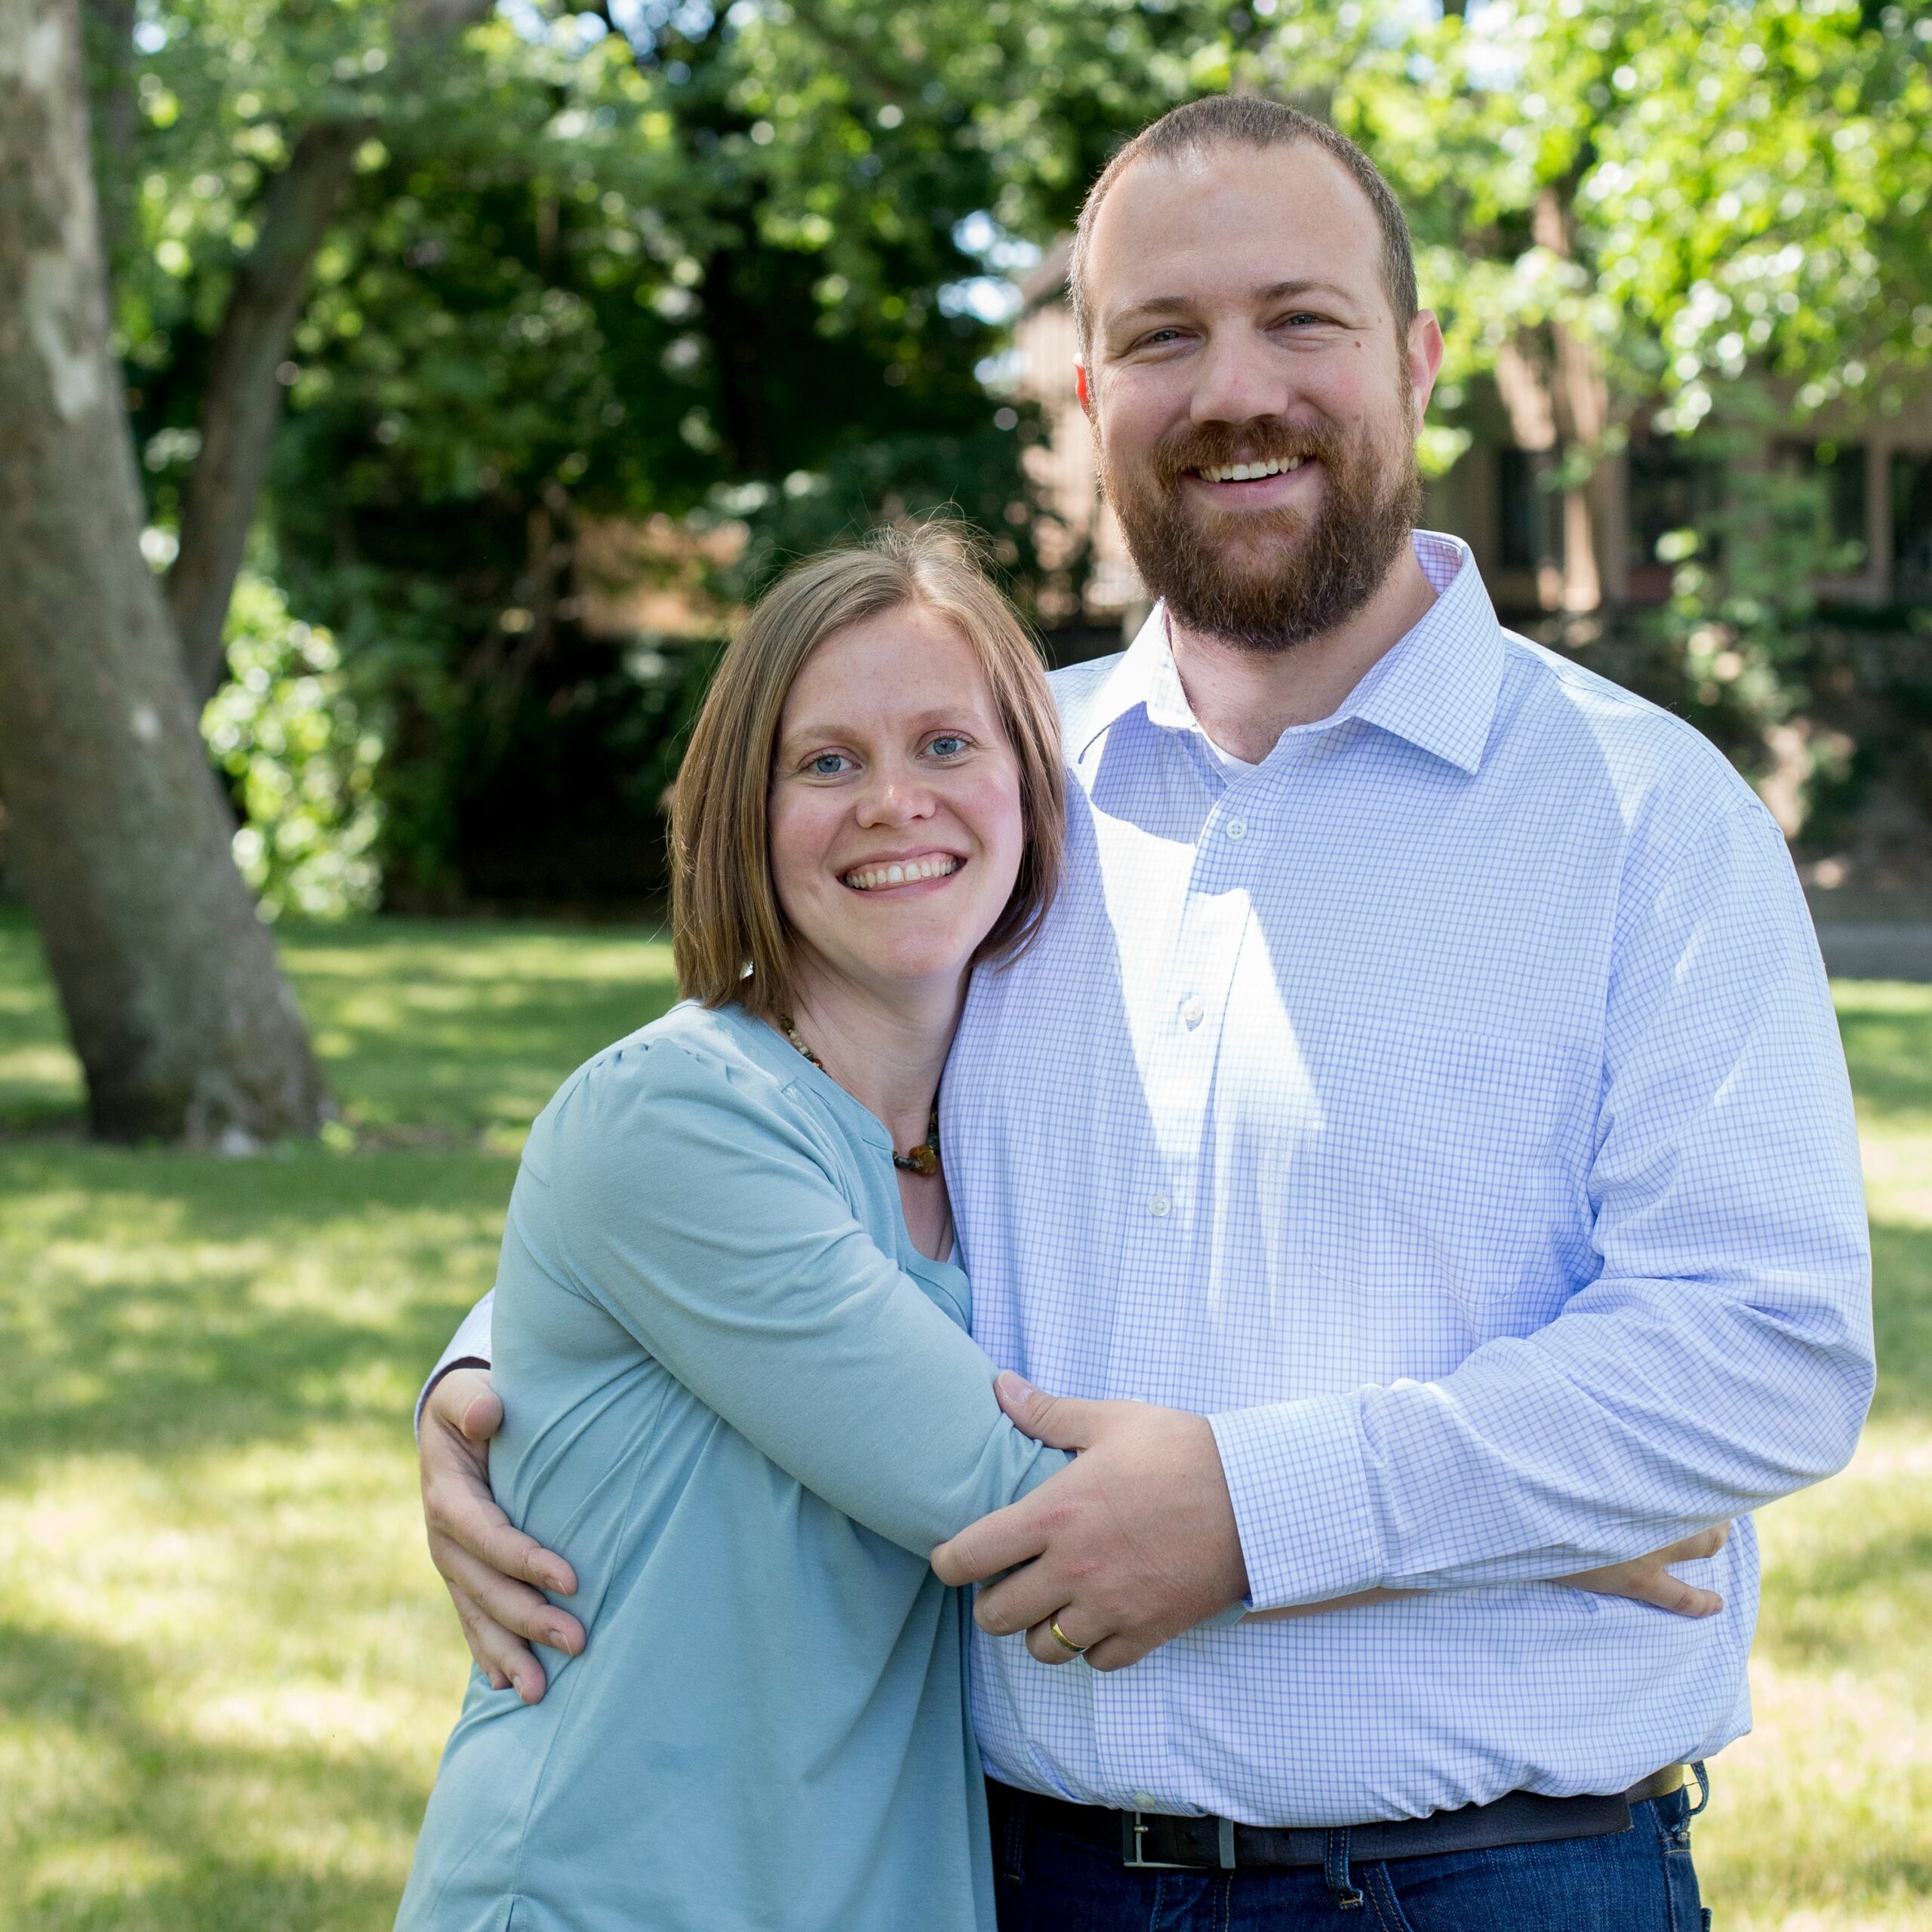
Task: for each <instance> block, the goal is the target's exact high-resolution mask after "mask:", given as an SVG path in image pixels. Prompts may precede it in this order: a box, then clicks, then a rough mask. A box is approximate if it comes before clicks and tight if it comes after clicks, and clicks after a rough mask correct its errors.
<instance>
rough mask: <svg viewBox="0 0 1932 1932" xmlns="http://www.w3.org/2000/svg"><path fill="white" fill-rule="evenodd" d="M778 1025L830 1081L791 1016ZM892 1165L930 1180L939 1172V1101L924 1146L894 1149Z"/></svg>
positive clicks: (782, 1019)
mask: <svg viewBox="0 0 1932 1932" xmlns="http://www.w3.org/2000/svg"><path fill="white" fill-rule="evenodd" d="M779 1025H780V1026H781V1027H783V1029H784V1032H785V1037H786V1039H788V1040H789V1041H791V1043H792V1045H793V1046H795V1047H796V1048H798V1051H799V1052H801V1054H804V1057H806V1059H808V1060H810V1061H811V1063H812V1064H813V1066H815V1067H817V1069H818V1070H819V1071H820V1072H821V1073H824V1074H825V1077H826V1078H827V1079H828V1080H829V1079H830V1078H832V1075H830V1074H829V1073H826V1066H825V1062H824V1061H823V1060H820V1058H819V1057H818V1055H817V1054H815V1053H814V1052H813V1051H812V1050H811V1048H810V1047H808V1046H807V1045H806V1044H805V1042H804V1036H803V1035H801V1033H800V1032H799V1031H798V1026H797V1024H796V1023H795V1022H794V1020H792V1017H791V1016H790V1014H786V1015H784V1016H783V1017H781V1018H780V1020H779ZM892 1164H893V1165H894V1167H895V1168H904V1169H905V1171H906V1173H908V1174H924V1175H925V1176H927V1177H928V1178H930V1177H931V1176H932V1175H934V1174H937V1173H938V1172H939V1103H938V1102H937V1100H935V1101H934V1103H933V1116H932V1118H931V1120H929V1121H928V1122H927V1123H926V1137H925V1140H924V1144H923V1145H921V1146H918V1147H915V1148H914V1149H912V1152H910V1153H907V1154H902V1153H900V1151H899V1149H897V1147H895V1148H894V1149H893V1150H892Z"/></svg>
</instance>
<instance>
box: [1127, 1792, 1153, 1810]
mask: <svg viewBox="0 0 1932 1932" xmlns="http://www.w3.org/2000/svg"><path fill="white" fill-rule="evenodd" d="M1128 1796H1129V1797H1131V1798H1132V1799H1133V1800H1134V1810H1137V1811H1151V1810H1153V1808H1154V1800H1153V1796H1152V1793H1150V1792H1145V1791H1135V1792H1129V1793H1128Z"/></svg>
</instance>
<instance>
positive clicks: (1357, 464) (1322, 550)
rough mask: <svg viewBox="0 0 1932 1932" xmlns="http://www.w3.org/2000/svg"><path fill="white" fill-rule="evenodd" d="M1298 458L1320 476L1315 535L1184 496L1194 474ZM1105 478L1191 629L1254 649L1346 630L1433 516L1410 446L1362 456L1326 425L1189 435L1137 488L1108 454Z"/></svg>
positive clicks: (1271, 425)
mask: <svg viewBox="0 0 1932 1932" xmlns="http://www.w3.org/2000/svg"><path fill="white" fill-rule="evenodd" d="M1407 416H1408V412H1407V410H1406V409H1404V411H1402V420H1404V421H1406V420H1407ZM1297 456H1299V457H1303V458H1304V459H1312V460H1315V461H1316V462H1318V463H1320V464H1321V468H1322V472H1323V477H1324V488H1323V490H1322V492H1321V508H1320V509H1318V511H1317V512H1315V517H1314V520H1313V521H1312V523H1311V522H1310V521H1309V518H1307V517H1306V515H1303V512H1301V511H1300V510H1299V509H1291V508H1289V507H1287V506H1282V507H1280V508H1278V509H1260V510H1244V509H1232V508H1231V509H1227V510H1224V511H1223V510H1217V509H1213V508H1211V507H1202V508H1201V509H1195V508H1193V507H1192V506H1191V505H1190V504H1189V503H1188V502H1187V501H1186V500H1185V499H1184V498H1183V495H1182V490H1183V478H1184V477H1185V476H1186V474H1187V472H1189V471H1190V470H1195V469H1203V468H1207V469H1211V468H1214V467H1215V466H1217V465H1220V464H1223V463H1237V462H1248V463H1254V462H1266V461H1269V460H1284V459H1292V458H1294V457H1297ZM1100 475H1101V483H1102V487H1103V488H1104V489H1105V491H1106V496H1107V500H1108V501H1109V503H1111V504H1112V506H1113V509H1114V514H1115V516H1116V517H1118V518H1119V520H1120V527H1121V534H1122V535H1123V536H1124V537H1125V538H1126V539H1127V547H1128V551H1129V552H1130V553H1131V555H1132V556H1133V558H1134V564H1135V565H1136V567H1137V568H1138V569H1139V571H1140V576H1141V580H1142V581H1143V583H1145V584H1146V586H1147V588H1148V589H1149V590H1150V591H1151V592H1152V593H1153V594H1154V595H1155V596H1156V597H1159V598H1164V600H1165V601H1166V603H1167V605H1168V609H1169V610H1170V611H1171V612H1172V613H1173V614H1174V616H1175V617H1177V618H1178V619H1179V620H1180V622H1181V623H1183V624H1184V625H1185V626H1186V627H1187V629H1189V630H1191V631H1195V632H1201V633H1204V634H1205V635H1208V636H1211V637H1214V638H1220V639H1221V640H1222V641H1223V642H1225V643H1228V644H1232V645H1235V646H1236V647H1238V648H1239V649H1241V650H1243V651H1257V652H1266V653H1273V652H1278V651H1287V650H1291V649H1292V648H1294V646H1295V645H1298V644H1304V643H1306V641H1308V640H1309V638H1313V637H1320V636H1322V635H1324V634H1325V633H1327V632H1330V631H1332V630H1334V629H1337V628H1338V627H1339V626H1340V625H1342V624H1343V623H1346V621H1347V620H1349V618H1350V617H1353V616H1354V615H1355V613H1356V612H1357V611H1359V610H1360V609H1361V608H1362V606H1363V605H1364V604H1366V603H1367V601H1368V600H1369V599H1370V598H1371V597H1373V596H1374V595H1375V593H1376V592H1377V590H1379V589H1380V588H1381V587H1382V585H1383V583H1384V582H1385V581H1386V579H1387V577H1388V575H1389V570H1390V568H1391V567H1392V565H1394V563H1395V560H1396V558H1398V557H1399V556H1400V555H1401V553H1402V549H1403V546H1404V545H1405V544H1407V542H1408V541H1409V537H1410V533H1411V531H1413V530H1414V528H1415V526H1416V521H1417V518H1418V517H1419V516H1420V514H1421V511H1422V477H1421V475H1420V472H1419V471H1418V470H1417V467H1416V461H1415V454H1414V450H1413V449H1412V448H1410V447H1409V446H1408V445H1406V444H1404V445H1402V446H1401V449H1400V451H1399V453H1398V454H1395V455H1389V454H1385V453H1384V452H1383V451H1381V450H1380V448H1378V447H1377V445H1376V443H1375V442H1374V440H1373V439H1372V438H1369V437H1367V436H1364V437H1363V438H1361V439H1360V440H1358V441H1356V442H1355V444H1354V445H1350V444H1349V443H1348V442H1347V441H1345V440H1344V438H1343V435H1342V434H1341V432H1340V430H1339V429H1337V426H1335V425H1334V423H1331V422H1328V421H1327V420H1318V421H1317V422H1315V423H1312V424H1308V425H1305V426H1300V427H1294V426H1291V425H1289V424H1288V423H1286V422H1284V421H1281V420H1278V419H1276V418H1272V417H1269V418H1261V419H1257V420H1256V421H1254V422H1252V423H1204V424H1202V425H1200V426H1198V427H1191V428H1189V429H1186V430H1185V431H1184V432H1182V433H1180V435H1175V436H1172V437H1170V438H1168V440H1167V441H1164V442H1162V443H1161V444H1160V445H1158V446H1157V447H1156V448H1155V450H1154V451H1153V453H1152V457H1151V458H1150V459H1149V462H1148V463H1147V464H1146V466H1145V468H1144V469H1143V470H1142V471H1141V472H1140V473H1139V474H1137V475H1134V476H1131V477H1130V476H1128V475H1127V474H1126V473H1125V472H1124V471H1123V470H1122V469H1120V468H1119V467H1118V466H1116V465H1115V464H1114V463H1112V462H1110V461H1109V460H1108V457H1107V453H1106V447H1105V445H1102V448H1101V451H1100ZM1243 552H1251V555H1249V556H1247V557H1244V555H1243V554H1242V553H1243Z"/></svg>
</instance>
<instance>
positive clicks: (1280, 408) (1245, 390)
mask: <svg viewBox="0 0 1932 1932" xmlns="http://www.w3.org/2000/svg"><path fill="white" fill-rule="evenodd" d="M1288 400H1289V383H1288V381H1287V376H1286V374H1285V373H1284V371H1283V370H1282V368H1281V358H1280V357H1279V356H1278V355H1272V354H1271V353H1270V352H1269V346H1268V344H1267V343H1265V342H1263V341H1261V340H1258V339H1257V337H1256V335H1255V332H1254V330H1253V329H1252V328H1249V327H1247V325H1245V324H1242V325H1237V326H1235V327H1233V328H1222V329H1217V330H1215V331H1214V332H1213V333H1212V334H1211V335H1210V336H1209V337H1208V338H1207V347H1206V349H1205V352H1204V353H1203V355H1201V358H1200V360H1199V361H1198V362H1197V363H1196V364H1195V381H1194V387H1193V389H1192V392H1191V394H1190V395H1189V398H1188V409H1189V414H1190V415H1191V416H1192V417H1193V420H1195V422H1197V423H1249V422H1252V421H1254V420H1255V419H1256V418H1257V417H1264V416H1284V415H1286V414H1287V407H1288Z"/></svg>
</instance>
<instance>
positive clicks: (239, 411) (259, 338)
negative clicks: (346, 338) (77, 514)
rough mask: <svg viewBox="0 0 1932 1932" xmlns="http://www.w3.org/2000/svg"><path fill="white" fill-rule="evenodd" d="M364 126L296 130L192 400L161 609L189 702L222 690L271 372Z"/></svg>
mask: <svg viewBox="0 0 1932 1932" xmlns="http://www.w3.org/2000/svg"><path fill="white" fill-rule="evenodd" d="M369 131H370V124H369V123H368V122H355V121H331V122H318V123H317V124H316V125H315V126H313V127H310V128H304V129H303V131H302V134H301V137H300V140H297V142H296V143H295V152H294V153H293V154H292V155H291V156H290V157H289V162H288V166H287V167H286V168H284V169H283V170H282V171H281V174H278V176H277V177H275V183H274V185H273V186H272V187H271V188H270V189H269V195H268V200H267V202H266V205H265V206H264V208H263V211H262V225H261V230H260V235H259V236H258V238H257V241H256V243H255V245H254V248H252V249H251V250H250V251H249V253H248V257H247V258H246V260H244V261H243V263H242V266H241V267H240V268H239V269H237V270H236V272H235V287H234V289H233V291H232V292H231V293H230V294H229V298H228V306H227V308H226V310H225V311H224V312H223V315H222V318H221V327H220V331H218V332H217V334H216V337H215V340H214V351H213V352H212V354H211V356H210V358H209V361H208V387H207V389H206V390H205V392H203V394H202V416H201V424H200V428H201V435H202V447H201V450H200V452H199V454H198V455H197V456H196V457H195V466H194V468H193V469H192V470H191V471H190V472H189V476H188V485H187V488H186V490H185V491H183V494H182V499H181V548H180V552H179V553H178V554H177V556H176V558H175V559H174V568H172V569H171V571H169V572H168V605H169V608H171V611H173V613H174V622H175V626H176V628H177V629H178V630H179V631H180V634H181V654H182V658H183V662H184V663H186V666H187V671H188V679H189V687H190V689H191V690H192V693H193V695H194V698H195V703H197V704H200V703H202V702H204V701H205V700H206V699H208V697H211V696H212V695H213V694H214V691H215V690H216V688H217V687H218V686H219V685H220V682H221V676H222V663H223V659H222V647H221V634H222V628H223V625H224V624H225V623H226V621H227V617H228V602H229V598H230V597H231V596H232V595H233V592H234V589H235V573H236V572H237V571H239V570H240V569H241V568H242V554H243V552H244V551H245V549H247V547H248V530H249V526H250V525H251V523H252V522H253V521H254V514H255V500H256V498H257V497H258V496H259V495H260V494H261V488H262V483H263V479H264V478H266V476H267V475H268V467H269V452H270V451H271V450H272V448H273V447H274V443H275V425H276V424H277V423H278V422H279V421H280V420H281V398H282V384H281V381H280V380H279V379H278V377H277V375H276V374H275V371H276V370H277V368H278V367H279V366H280V365H281V362H282V361H283V360H284V359H285V357H286V355H287V354H288V341H289V337H290V336H291V334H293V333H294V328H295V324H296V320H297V317H298V316H300V314H301V312H302V305H303V298H304V297H305V296H306V294H307V292H308V287H309V268H310V266H311V265H312V263H314V260H315V251H317V250H318V248H320V247H321V242H322V237H323V235H325V234H326V233H327V232H328V225H329V223H330V222H331V220H332V219H333V218H334V214H335V211H336V206H337V203H338V202H340V199H341V197H342V192H343V189H344V188H345V187H346V186H347V184H348V182H349V177H350V174H352V171H353V170H354V168H355V150H356V149H358V147H359V146H361V144H362V143H363V141H364V140H365V139H367V137H368V134H369Z"/></svg>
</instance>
